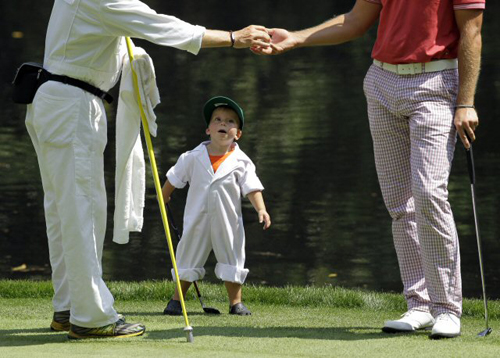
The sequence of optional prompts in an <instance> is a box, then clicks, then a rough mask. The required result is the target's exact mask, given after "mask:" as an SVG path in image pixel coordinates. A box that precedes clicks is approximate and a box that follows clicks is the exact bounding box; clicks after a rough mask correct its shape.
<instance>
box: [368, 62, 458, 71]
mask: <svg viewBox="0 0 500 358" xmlns="http://www.w3.org/2000/svg"><path fill="white" fill-rule="evenodd" d="M373 64H374V65H376V66H378V67H380V68H382V69H383V70H386V71H390V72H394V73H397V74H398V75H418V74H420V73H426V72H438V71H444V70H451V69H454V68H458V60H457V59H456V58H454V59H449V60H436V61H431V62H422V63H404V64H401V65H393V64H390V63H385V62H381V61H379V60H373Z"/></svg>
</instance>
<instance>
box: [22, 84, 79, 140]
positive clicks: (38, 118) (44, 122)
mask: <svg viewBox="0 0 500 358" xmlns="http://www.w3.org/2000/svg"><path fill="white" fill-rule="evenodd" d="M78 102H79V100H78V99H76V98H62V97H55V96H51V95H48V94H46V93H43V92H42V91H38V93H37V95H36V98H35V103H33V108H32V109H33V111H34V112H33V127H34V129H35V132H36V135H37V137H38V141H39V142H40V143H44V144H49V145H52V146H56V147H64V146H67V145H69V144H71V143H72V142H73V138H74V136H75V131H76V126H77V122H78V121H77V119H78V111H79V103H78Z"/></svg>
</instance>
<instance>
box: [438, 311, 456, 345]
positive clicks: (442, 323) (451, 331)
mask: <svg viewBox="0 0 500 358" xmlns="http://www.w3.org/2000/svg"><path fill="white" fill-rule="evenodd" d="M459 335H460V318H458V317H457V316H455V315H454V314H453V313H441V314H440V315H438V316H437V318H436V323H435V324H434V326H433V327H432V333H431V338H434V339H439V338H453V337H457V336H459Z"/></svg>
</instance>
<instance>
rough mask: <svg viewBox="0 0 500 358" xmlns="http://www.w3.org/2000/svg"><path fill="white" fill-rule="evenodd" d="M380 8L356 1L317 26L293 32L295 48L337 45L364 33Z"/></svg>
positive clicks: (362, 1) (376, 16)
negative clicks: (349, 7) (346, 10)
mask: <svg viewBox="0 0 500 358" xmlns="http://www.w3.org/2000/svg"><path fill="white" fill-rule="evenodd" d="M380 9H381V7H380V6H379V5H374V4H371V3H368V2H366V1H364V0H358V1H357V2H356V4H355V5H354V8H353V9H352V10H351V11H350V12H348V13H346V14H343V15H339V16H337V17H334V18H332V19H330V20H328V21H326V22H324V23H322V24H320V25H318V26H315V27H311V28H309V29H305V30H301V31H297V32H293V36H294V37H295V39H296V42H297V43H296V46H295V47H308V46H322V45H338V44H341V43H344V42H348V41H351V40H354V39H356V38H358V37H360V36H362V35H364V34H365V33H366V31H368V29H369V28H370V27H371V26H372V25H373V24H374V23H375V21H376V20H377V19H378V16H379V13H380Z"/></svg>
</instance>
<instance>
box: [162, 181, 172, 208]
mask: <svg viewBox="0 0 500 358" xmlns="http://www.w3.org/2000/svg"><path fill="white" fill-rule="evenodd" d="M174 190H175V187H174V186H173V185H172V184H170V182H169V181H168V180H167V181H166V182H165V184H163V188H162V190H161V193H162V195H163V202H164V203H165V204H168V202H169V201H170V196H171V195H172V193H173V192H174Z"/></svg>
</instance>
